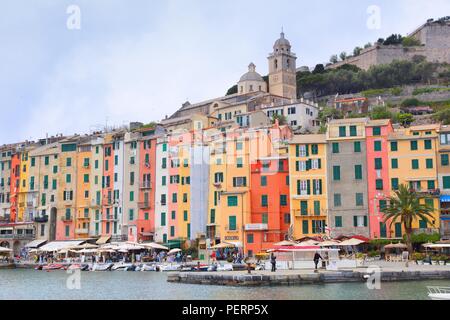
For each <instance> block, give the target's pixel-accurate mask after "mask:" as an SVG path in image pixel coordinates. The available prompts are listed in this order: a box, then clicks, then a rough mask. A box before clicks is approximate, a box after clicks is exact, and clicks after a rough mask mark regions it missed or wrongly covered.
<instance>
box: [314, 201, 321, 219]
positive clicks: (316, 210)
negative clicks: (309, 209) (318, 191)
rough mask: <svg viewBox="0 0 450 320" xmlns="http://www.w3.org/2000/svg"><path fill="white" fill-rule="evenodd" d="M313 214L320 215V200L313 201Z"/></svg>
mask: <svg viewBox="0 0 450 320" xmlns="http://www.w3.org/2000/svg"><path fill="white" fill-rule="evenodd" d="M314 215H316V216H320V201H317V200H316V201H314Z"/></svg>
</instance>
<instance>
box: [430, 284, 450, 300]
mask: <svg viewBox="0 0 450 320" xmlns="http://www.w3.org/2000/svg"><path fill="white" fill-rule="evenodd" d="M427 288H428V297H429V298H430V299H431V300H450V287H427Z"/></svg>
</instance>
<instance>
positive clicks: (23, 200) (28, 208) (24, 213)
mask: <svg viewBox="0 0 450 320" xmlns="http://www.w3.org/2000/svg"><path fill="white" fill-rule="evenodd" d="M29 151H30V147H26V148H24V149H23V150H22V152H21V153H20V178H19V184H20V185H19V188H18V190H19V194H18V210H17V222H25V221H27V222H29V221H30V219H31V217H32V207H33V203H32V202H31V203H30V201H28V200H29V197H28V173H29V170H30V159H29V156H28V153H29Z"/></svg>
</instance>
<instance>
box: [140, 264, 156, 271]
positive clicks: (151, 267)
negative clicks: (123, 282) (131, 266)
mask: <svg viewBox="0 0 450 320" xmlns="http://www.w3.org/2000/svg"><path fill="white" fill-rule="evenodd" d="M136 271H137V270H136ZM140 271H158V267H157V266H156V264H143V265H142V266H141V268H140Z"/></svg>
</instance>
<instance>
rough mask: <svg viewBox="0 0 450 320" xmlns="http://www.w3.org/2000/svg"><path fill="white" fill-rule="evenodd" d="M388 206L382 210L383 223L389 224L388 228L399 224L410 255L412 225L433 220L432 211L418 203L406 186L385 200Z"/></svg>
mask: <svg viewBox="0 0 450 320" xmlns="http://www.w3.org/2000/svg"><path fill="white" fill-rule="evenodd" d="M387 200H388V201H389V205H388V206H387V208H385V209H384V221H385V223H388V222H389V223H390V227H392V225H393V224H394V223H398V222H400V223H401V224H402V225H403V228H404V230H405V240H406V245H407V246H408V251H409V253H410V254H412V251H413V250H412V249H413V248H412V241H411V235H412V231H413V228H412V224H413V221H415V220H419V219H421V220H423V221H425V222H427V223H429V222H430V219H433V214H432V213H433V211H434V209H433V208H432V207H430V206H428V205H426V204H421V203H420V198H419V196H418V194H417V193H416V192H415V191H414V190H412V189H410V188H409V186H407V185H400V187H399V190H396V191H395V192H394V195H393V196H391V197H389V198H388V199H387Z"/></svg>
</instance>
